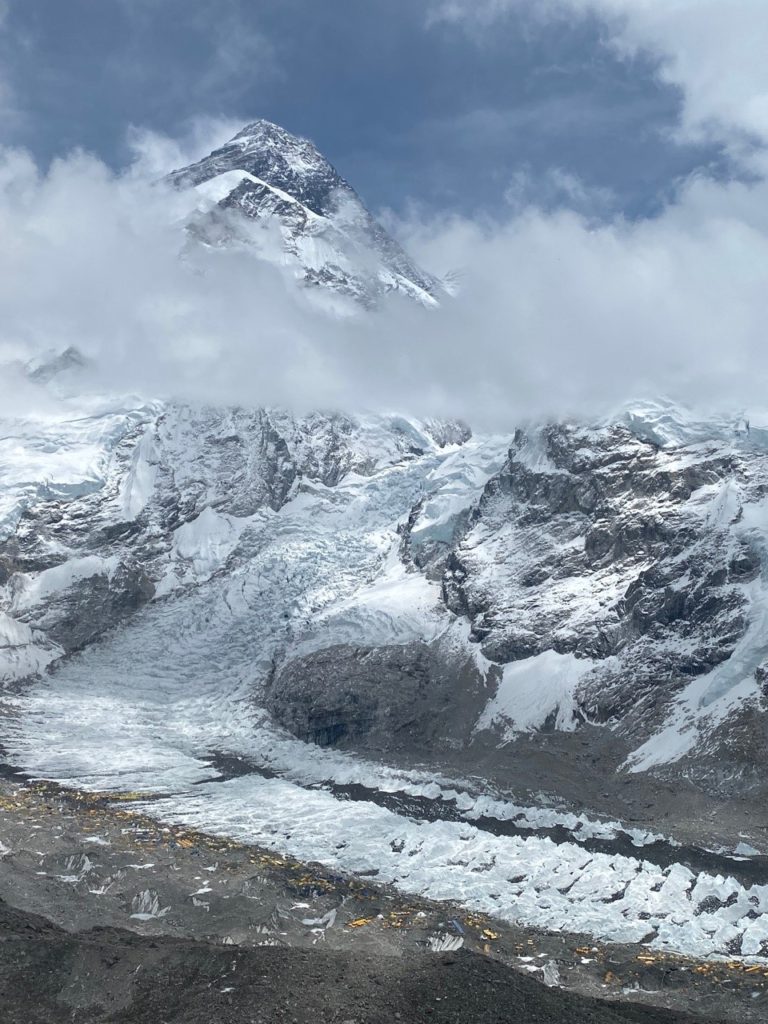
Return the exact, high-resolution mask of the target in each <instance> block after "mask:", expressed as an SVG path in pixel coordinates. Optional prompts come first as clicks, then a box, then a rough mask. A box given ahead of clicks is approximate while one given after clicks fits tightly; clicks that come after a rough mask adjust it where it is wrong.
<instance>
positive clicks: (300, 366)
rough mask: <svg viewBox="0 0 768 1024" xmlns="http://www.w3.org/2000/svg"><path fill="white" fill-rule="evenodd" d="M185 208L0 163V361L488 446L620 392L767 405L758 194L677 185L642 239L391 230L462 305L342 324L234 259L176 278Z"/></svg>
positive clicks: (97, 179) (622, 230) (637, 226)
mask: <svg viewBox="0 0 768 1024" xmlns="http://www.w3.org/2000/svg"><path fill="white" fill-rule="evenodd" d="M565 186H566V187H568V188H574V187H576V186H574V184H573V182H568V181H566V182H565ZM185 207H186V201H185V200H183V198H181V197H179V196H178V195H177V194H175V193H168V192H167V191H166V190H165V189H163V188H161V187H158V186H156V185H153V184H151V182H150V181H149V180H148V179H147V177H146V175H144V174H141V173H139V172H138V171H137V170H136V168H134V169H133V170H132V171H130V172H128V173H126V174H124V175H122V176H115V175H113V174H112V173H111V172H109V171H108V170H107V169H106V168H105V167H104V166H103V165H102V164H101V163H99V162H98V161H97V160H95V159H94V158H91V157H88V156H84V155H82V154H75V155H73V156H71V157H68V158H66V159H64V160H60V161H58V162H56V163H55V164H54V165H53V167H52V168H51V170H50V172H49V173H48V174H45V175H44V174H41V173H40V171H39V170H38V169H37V168H36V167H35V165H34V163H33V162H32V161H31V159H30V158H29V157H28V156H25V155H24V154H20V153H18V152H5V153H4V154H3V155H2V158H1V159H0V235H2V237H3V239H4V240H5V244H4V245H3V247H2V248H0V352H4V353H10V354H16V355H18V354H20V353H22V352H32V351H39V350H40V349H45V348H52V347H53V348H63V347H64V346H66V345H69V344H74V345H77V346H79V347H80V348H81V349H83V350H84V351H85V352H86V354H88V355H90V356H91V357H93V358H94V360H95V361H96V365H97V377H98V378H99V379H98V380H97V384H98V386H100V387H104V386H108V387H110V388H115V387H117V388H119V389H121V390H127V389H130V388H134V389H141V390H143V391H144V392H150V393H152V394H160V393H165V394H168V393H173V394H178V395H182V396H186V397H195V398H205V399H211V400H215V401H226V402H240V403H247V404H260V403H263V404H285V405H288V406H290V407H293V408H297V409H307V408H311V407H324V408H328V407H336V408H344V409H351V410H355V409H361V408H375V409H379V410H398V411H404V412H410V413H413V414H434V413H442V414H453V415H461V416H465V417H467V418H469V419H470V420H472V421H474V422H475V423H480V424H490V425H495V426H503V427H505V428H509V427H511V426H512V425H514V424H515V423H517V422H519V421H520V420H521V418H523V417H525V416H528V415H550V414H552V415H560V414H563V413H568V412H579V413H583V412H593V411H594V412H597V411H601V410H604V409H607V408H608V407H611V406H613V405H615V404H616V403H618V402H620V401H622V400H624V399H627V398H630V397H632V396H633V395H636V394H637V393H638V392H644V393H648V392H650V393H656V394H658V393H667V394H672V395H674V396H676V397H679V398H682V399H686V400H694V401H700V402H704V403H708V404H712V403H725V404H726V405H728V404H736V405H738V406H743V405H752V406H753V407H757V406H760V407H763V408H765V407H766V406H767V405H768V403H766V396H765V381H766V378H768V346H766V345H765V323H764V321H765V313H764V310H765V280H766V278H767V277H768V185H767V184H765V183H757V184H751V185H747V184H739V183H732V184H730V185H727V186H723V185H717V184H715V183H713V182H710V181H707V180H704V179H702V180H694V181H692V182H690V183H689V185H688V186H687V188H686V189H685V190H684V191H683V193H682V195H681V197H680V199H679V201H678V202H677V203H676V204H675V205H673V206H670V207H669V208H667V210H666V211H665V212H664V213H663V214H662V215H661V216H659V217H658V218H656V219H654V220H648V221H644V222H640V223H628V222H624V221H622V220H617V221H615V222H613V223H604V224H601V225H599V226H595V225H594V224H592V223H590V222H589V221H588V220H586V219H584V218H583V217H582V216H581V215H579V214H578V213H575V212H573V211H568V210H562V209H560V210H555V211H551V212H547V211H546V210H541V209H531V208H529V209H527V210H525V211H523V212H521V213H518V212H515V211H514V210H512V211H510V214H509V218H508V220H507V221H506V222H505V223H501V224H490V223H489V224H485V225H480V224H478V223H473V222H471V221H466V220H462V219H460V218H454V219H450V220H447V221H446V219H445V218H442V219H440V220H438V221H435V222H432V223H428V224H424V223H411V224H409V225H401V230H402V231H403V233H404V234H405V235H407V241H408V242H409V243H410V246H411V248H412V250H413V251H414V252H415V254H416V255H417V257H419V258H420V259H421V260H422V261H423V262H424V263H425V264H427V265H428V266H431V267H433V268H434V269H436V270H437V271H439V272H444V271H447V270H449V269H453V268H456V267H463V269H464V275H463V290H462V292H461V294H460V295H459V297H458V298H457V299H456V300H454V301H452V302H446V303H445V305H444V308H443V309H442V310H440V311H438V312H436V313H433V312H431V311H428V310H424V309H422V308H420V307H418V306H416V305H415V304H412V303H409V302H405V301H395V300H393V301H392V303H391V304H389V305H387V306H385V308H384V309H382V310H381V311H380V312H379V313H378V314H376V315H373V316H363V317H360V318H358V319H356V320H342V321H339V320H337V319H333V318H331V317H330V316H322V315H320V314H318V312H317V311H316V309H315V307H314V305H313V304H311V303H310V302H309V301H307V299H306V295H305V294H304V293H302V291H301V290H300V289H299V288H298V287H296V286H295V285H293V284H292V282H291V280H290V279H289V278H287V277H286V276H284V273H283V271H281V270H280V269H279V268H275V267H272V266H267V265H264V264H262V263H260V262H258V261H256V260H255V259H254V258H253V257H252V256H251V255H250V254H249V253H247V252H243V251H242V250H235V251H230V252H223V251H214V250H209V249H204V248H202V247H191V248H188V249H187V251H186V252H185V256H184V258H183V259H180V258H179V252H180V250H181V248H182V245H183V242H182V227H181V225H182V223H183V216H184V210H185ZM2 383H3V382H2V381H0V387H1V386H2ZM5 383H7V380H6V381H5Z"/></svg>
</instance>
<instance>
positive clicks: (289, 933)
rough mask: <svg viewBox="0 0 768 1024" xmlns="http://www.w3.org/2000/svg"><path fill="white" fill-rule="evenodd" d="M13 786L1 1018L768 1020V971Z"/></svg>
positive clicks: (6, 804) (112, 804) (4, 866)
mask: <svg viewBox="0 0 768 1024" xmlns="http://www.w3.org/2000/svg"><path fill="white" fill-rule="evenodd" d="M6 775H7V778H5V779H2V780H0V805H1V806H2V810H3V835H4V838H5V839H6V840H7V841H8V846H6V847H5V848H4V849H3V851H2V856H0V996H1V997H2V1006H3V1010H2V1019H3V1020H4V1021H9V1022H24V1024H30V1022H33V1021H45V1022H46V1024H48V1022H56V1021H72V1020H75V1021H82V1022H85V1021H88V1022H97V1021H98V1022H106V1021H124V1022H126V1024H127V1022H132V1024H140V1022H143V1021H147V1022H150V1021H151V1022H153V1024H154V1022H156V1021H157V1020H165V1021H169V1022H170V1021H201V1022H203V1021H205V1022H208V1021H210V1020H225V1021H231V1022H238V1024H241V1022H244V1021H248V1022H253V1021H262V1022H264V1024H266V1022H272V1021H282V1020H285V1021H300V1022H302V1024H303V1022H307V1024H309V1022H312V1024H314V1022H315V1021H318V1020H324V1021H325V1020H328V1021H333V1020H337V1021H344V1020H354V1021H359V1022H363V1021H364V1022H371V1024H373V1022H376V1021H391V1020H403V1021H407V1022H425V1021H433V1020H438V1021H459V1020H466V1019H467V1018H469V1019H472V1020H481V1021H509V1020H517V1021H522V1022H525V1024H538V1022H542V1024H543V1022H546V1024H555V1022H558V1024H560V1022H562V1021H566V1020H567V1021H569V1022H571V1021H584V1022H587V1021H589V1022H601V1024H602V1022H605V1024H614V1022H619V1021H638V1022H641V1021H642V1022H647V1024H667V1022H669V1024H672V1022H680V1024H682V1022H684V1021H692V1020H694V1019H695V1020H698V1021H700V1020H703V1019H706V1020H711V1021H713V1022H716V1021H718V1020H723V1021H724V1020H728V1021H737V1020H738V1021H744V1022H752V1021H755V1022H757V1021H760V1020H762V1019H764V1006H765V1000H766V998H768V997H767V996H766V976H768V968H766V967H765V966H763V967H759V968H758V967H749V966H746V965H744V964H742V963H740V962H738V961H730V962H724V963H721V964H717V963H702V962H697V961H695V960H687V959H685V958H682V957H678V956H674V955H670V954H660V953H652V954H651V953H648V952H642V951H638V950H637V949H634V948H632V947H622V946H618V945H613V946H606V945H603V944H595V943H593V942H591V941H590V940H589V939H588V937H585V936H579V935H573V934H569V933H561V934H557V935H555V934H551V933H547V932H544V931H539V930H535V929H526V928H521V927H515V926H511V925H504V924H500V923H498V922H496V921H492V920H489V919H487V918H485V917H483V916H481V915H475V914H468V913H467V912H466V911H465V910H464V909H463V908H462V907H461V906H457V905H454V904H451V903H449V902H442V903H440V904H434V903H430V902H429V901H425V900H421V899H408V900H406V899H403V898H401V897H399V896H398V894H397V893H396V892H394V891H393V890H391V889H388V888H386V887H382V886H377V885H375V884H373V883H372V882H371V881H370V879H359V880H358V879H355V878H349V877H342V876H339V875H336V874H333V873H331V872H327V871H324V870H323V868H322V867H321V866H320V865H319V864H310V865H306V864H301V863H300V862H296V861H293V860H291V859H290V858H289V859H286V858H282V857H278V856H275V855H274V854H270V853H269V852H266V851H263V850H260V849H258V848H256V847H253V846H250V845H247V846H246V845H241V844H238V843H233V842H232V841H231V840H217V839H214V838H213V837H211V836H206V835H203V834H200V833H196V832H194V831H192V830H190V829H187V828H176V827H161V826H159V825H158V824H157V823H156V822H154V821H153V820H152V819H151V818H146V817H142V816H140V815H137V814H136V813H135V812H133V809H132V801H131V800H125V799H123V800H117V801H109V800H105V799H104V798H102V797H99V796H97V795H94V794H88V793H82V792H80V793H78V792H74V791H66V790H61V789H59V788H58V787H56V786H50V785H30V784H23V783H20V782H19V781H18V780H17V779H14V778H13V776H12V775H11V774H10V773H6ZM3 901H7V902H3ZM680 1008H684V1009H682V1010H681V1009H680ZM685 1010H687V1011H688V1013H686V1012H685ZM689 1013H690V1014H691V1016H689Z"/></svg>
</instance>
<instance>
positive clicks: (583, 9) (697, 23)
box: [431, 0, 768, 144]
mask: <svg viewBox="0 0 768 1024" xmlns="http://www.w3.org/2000/svg"><path fill="white" fill-rule="evenodd" d="M510 11H517V12H522V13H524V14H527V15H530V16H531V17H535V18H557V17H563V16H569V15H571V16H572V15H574V14H576V15H578V16H583V15H588V14H596V15H598V16H599V17H601V18H603V19H605V21H606V29H607V32H608V33H609V38H610V40H611V42H612V44H613V45H614V46H617V47H618V48H619V49H620V50H622V51H624V52H626V53H628V54H629V53H634V52H636V51H638V50H648V51H650V52H652V53H653V54H655V55H656V56H657V57H659V58H660V59H661V64H660V75H661V77H662V78H663V79H664V80H665V81H667V82H670V83H672V84H674V85H678V86H680V87H681V88H682V89H683V90H684V94H685V106H684V124H683V128H684V130H685V131H686V132H688V133H689V134H691V135H694V136H701V135H705V136H715V137H718V138H725V139H726V140H727V141H730V142H733V143H734V144H737V143H738V133H744V132H746V133H750V134H753V135H757V136H759V137H760V138H761V139H763V140H765V141H768V61H766V59H765V54H766V53H768V4H766V3H765V0H728V2H727V3H725V2H723V0H536V4H535V5H532V4H530V3H528V0H437V2H436V3H435V4H434V6H433V8H432V15H431V17H432V20H433V21H434V20H449V21H456V22H461V23H464V24H466V25H470V26H474V27H475V28H482V27H483V26H488V25H490V24H492V23H493V22H494V21H495V20H496V19H498V18H499V17H502V16H503V15H505V14H507V13H509V12H510Z"/></svg>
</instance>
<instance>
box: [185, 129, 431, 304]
mask: <svg viewBox="0 0 768 1024" xmlns="http://www.w3.org/2000/svg"><path fill="white" fill-rule="evenodd" d="M167 181H168V183H169V184H170V185H172V186H173V187H174V188H177V189H181V190H188V191H192V190H194V191H195V192H196V193H197V194H198V195H199V197H200V209H199V210H198V212H197V213H196V214H195V216H194V217H193V219H192V221H191V224H190V230H191V231H192V232H193V234H194V235H195V236H196V237H198V238H199V239H201V240H202V241H204V242H206V243H207V244H210V245H232V244H235V243H237V242H240V243H245V244H248V245H249V246H251V247H253V248H254V249H255V250H256V251H257V252H258V253H259V254H260V255H261V256H262V258H266V259H270V260H273V261H275V262H284V263H287V264H288V265H289V266H290V267H291V268H292V269H293V271H294V273H295V274H296V275H297V276H298V277H299V278H300V279H302V280H303V281H304V282H305V283H306V284H307V285H321V286H325V287H326V288H327V289H330V290H331V291H333V292H336V293H338V294H340V295H343V296H347V297H351V298H353V299H355V300H357V301H358V302H361V303H363V304H364V305H367V306H370V305H373V304H375V302H376V301H377V299H378V298H380V297H381V296H382V295H383V294H384V293H386V292H399V293H402V294H403V295H406V296H408V297H410V298H413V299H417V300H419V301H420V302H422V303H424V304H425V305H427V306H429V305H434V304H435V302H436V301H437V300H438V299H439V297H440V294H441V292H442V289H441V287H440V285H439V283H438V282H437V281H436V280H435V279H434V278H432V277H430V275H429V274H427V273H425V272H424V271H423V270H421V269H420V268H419V267H417V266H416V264H415V263H414V262H413V261H412V260H411V259H410V257H409V256H408V255H407V254H406V253H405V251H404V250H403V249H402V248H401V246H400V245H398V243H397V242H396V241H395V240H394V239H393V238H392V237H391V236H390V235H389V234H388V233H387V232H386V231H385V230H384V228H383V227H382V226H381V225H380V224H379V223H377V221H376V220H375V219H374V218H373V217H372V216H371V214H370V213H369V212H368V211H367V210H366V208H365V206H364V205H363V203H362V201H361V200H360V197H359V196H358V195H357V193H356V192H355V190H354V189H353V188H352V186H351V185H349V184H348V183H347V182H346V181H345V180H344V179H343V178H342V177H341V176H340V175H339V173H338V172H337V171H336V170H335V168H334V167H332V166H331V164H330V163H329V162H328V161H327V160H326V159H325V157H323V156H322V155H321V154H320V153H319V152H318V150H317V149H316V148H315V146H314V145H313V144H312V143H311V142H308V141H307V140H306V139H301V138H298V137H297V136H294V135H291V134H290V133H289V132H287V131H285V129H283V128H280V127H279V126H278V125H275V124H272V123H271V122H269V121H264V120H261V121H255V122H253V123H252V124H249V125H247V126H246V127H245V128H243V130H242V131H240V132H238V134H237V135H236V136H235V137H234V138H233V139H231V140H230V141H229V142H228V143H227V144H226V145H224V146H222V147H221V148H220V149H217V150H215V151H214V152H213V153H211V154H210V155H209V156H207V157H205V158H204V159H202V160H199V161H198V162H197V163H195V164H192V165H190V166H189V167H185V168H182V169H180V170H177V171H173V172H172V173H171V174H170V175H169V176H168V178H167ZM254 227H258V228H261V229H262V230H260V231H259V230H254ZM275 236H277V237H275Z"/></svg>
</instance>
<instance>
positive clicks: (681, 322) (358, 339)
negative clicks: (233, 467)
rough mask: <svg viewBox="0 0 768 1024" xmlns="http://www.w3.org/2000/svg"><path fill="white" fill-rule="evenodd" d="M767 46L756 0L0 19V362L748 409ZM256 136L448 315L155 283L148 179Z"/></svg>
mask: <svg viewBox="0 0 768 1024" xmlns="http://www.w3.org/2000/svg"><path fill="white" fill-rule="evenodd" d="M766 53H768V3H766V0H728V2H725V0H423V2H421V3H419V2H417V0H365V2H363V0H323V2H322V3H321V2H319V0H261V2H258V3H256V2H252V0H217V2H216V3H215V4H212V3H205V4H204V3H202V2H199V0H67V2H62V0H0V136H1V139H0V141H2V142H3V144H4V145H3V146H1V147H0V238H1V239H2V245H0V357H14V356H15V357H19V356H21V355H23V354H24V353H26V352H29V351H30V350H39V349H41V348H61V347H63V346H64V345H65V344H75V345H77V346H79V347H80V348H82V349H83V351H84V352H86V354H88V355H89V356H91V357H92V358H93V360H94V363H95V365H98V366H99V367H101V368H103V370H104V372H105V373H107V374H109V373H111V375H112V380H117V381H119V382H120V384H121V386H122V385H132V386H137V387H138V386H141V387H142V388H144V390H145V391H147V390H155V391H161V392H163V393H167V392H171V391H175V392H177V393H183V394H193V393H194V394H196V395H197V396H198V397H211V398H216V400H231V401H238V402H252V403H255V402H265V403H277V402H281V403H286V404H293V405H295V406H302V407H312V406H314V407H328V406H330V405H333V406H336V407H344V408H352V407H360V406H366V407H370V408H377V409H397V410H400V411H408V412H412V413H416V414H418V413H427V412H429V413H437V412H442V413H445V414H452V413H455V414H461V415H464V416H466V417H468V418H470V419H473V420H474V421H478V420H482V419H484V420H486V421H487V422H489V423H494V424H497V425H498V424H500V425H503V426H505V427H508V426H511V425H514V423H515V422H517V421H518V420H519V418H520V417H521V416H522V415H527V414H532V415H534V414H535V415H562V414H564V413H570V412H583V411H590V412H592V411H595V410H600V409H605V408H607V407H610V406H613V405H615V404H616V403H618V402H620V401H622V400H624V399H627V398H631V397H633V396H635V395H637V394H639V393H643V394H659V393H667V394H670V395H672V396H673V397H675V398H681V399H685V400H688V401H697V402H707V403H717V402H720V403H726V404H729V405H734V406H736V407H741V408H747V407H755V406H756V405H757V404H758V403H759V404H760V405H761V406H762V407H764V408H765V407H768V397H767V396H768V345H766V328H765V323H766V295H767V294H768V181H767V175H768V159H767V158H766V153H768V61H766V60H765V54H766ZM256 117H266V118H269V119H271V120H275V121H278V122H280V123H282V124H283V125H284V126H285V127H287V128H288V129H290V130H292V131H294V132H298V133H302V134H305V135H307V136H309V137H311V138H312V139H313V140H314V141H315V142H316V143H317V144H318V146H319V147H320V149H321V150H322V151H323V152H324V153H325V154H326V155H327V156H328V157H329V158H330V159H331V160H332V161H333V162H334V163H335V164H336V165H337V167H338V168H339V170H340V171H341V172H342V174H344V176H345V177H347V178H348V179H349V180H350V181H351V183H352V184H353V185H354V186H355V187H356V188H357V190H358V191H359V192H360V194H361V195H362V196H363V198H364V199H365V200H366V201H367V202H368V204H369V206H371V207H372V208H373V209H374V210H375V211H385V215H386V217H387V224H388V225H390V226H391V227H392V229H393V230H395V231H396V232H397V233H398V234H399V235H400V237H401V238H402V239H403V240H404V241H405V243H406V244H407V246H408V248H409V249H410V250H411V251H412V252H413V253H414V255H415V256H416V258H417V259H419V260H420V261H421V262H422V263H423V264H424V265H425V266H426V267H427V268H428V269H430V270H432V271H434V272H436V273H438V274H442V273H445V272H448V271H453V270H456V269H461V270H463V271H464V275H463V278H462V282H463V287H462V291H461V294H460V295H459V296H458V297H457V298H456V299H455V300H452V301H451V302H450V303H445V304H444V306H443V308H442V309H441V310H440V311H438V312H437V313H435V314H433V315H429V316H426V315H425V313H424V311H423V310H421V309H410V308H409V309H405V308H403V307H402V306H397V308H393V309H385V310H383V311H381V312H380V313H379V314H377V315H376V316H374V317H368V318H361V319H360V320H358V321H354V322H351V323H350V322H348V323H345V324H339V323H332V322H327V321H326V322H320V321H319V320H317V319H316V318H313V317H312V316H309V314H308V311H307V309H306V308H304V306H302V303H301V301H300V298H299V300H298V301H294V300H296V296H291V295H289V293H288V291H286V289H285V288H284V287H282V286H281V285H280V282H279V281H278V280H277V279H276V277H275V275H276V274H277V271H276V270H275V269H274V268H269V267H265V266H263V265H260V264H259V263H258V261H256V260H253V259H251V258H250V257H248V258H243V257H242V254H240V255H238V254H234V253H233V254H231V255H228V256H227V257H226V258H224V259H221V260H217V261H216V264H215V266H214V265H213V264H211V263H210V261H209V262H208V263H206V262H205V257H204V254H202V253H199V254H198V255H197V256H195V258H194V260H192V261H188V262H186V263H185V262H183V261H180V260H179V233H180V232H179V222H178V218H176V219H175V220H174V210H173V200H172V198H171V197H169V196H167V195H163V194H161V193H158V191H157V189H153V188H150V187H149V182H150V181H151V180H154V177H156V176H157V174H159V173H160V172H161V171H162V170H163V169H169V168H170V166H173V165H174V164H176V165H178V163H179V162H180V161H183V160H189V159H192V158H193V157H196V156H200V155H202V154H203V153H204V152H207V151H208V149H210V148H211V147H212V145H213V144H214V142H221V141H223V139H224V138H226V137H229V136H231V135H232V134H233V133H234V131H236V130H237V128H238V127H239V126H240V125H241V124H242V123H244V122H247V121H248V120H250V119H253V118H256ZM78 150H80V151H82V152H78ZM54 158H55V159H54ZM137 161H138V162H137ZM386 211H388V212H386ZM3 383H4V382H3V380H2V379H1V378H0V389H1V388H2V385H3ZM201 389H202V392H203V393H202V394H200V392H201ZM8 390H9V389H8V388H6V391H8ZM10 391H11V392H13V387H11V389H10ZM7 400H9V399H8V395H7V394H6V401H7Z"/></svg>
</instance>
